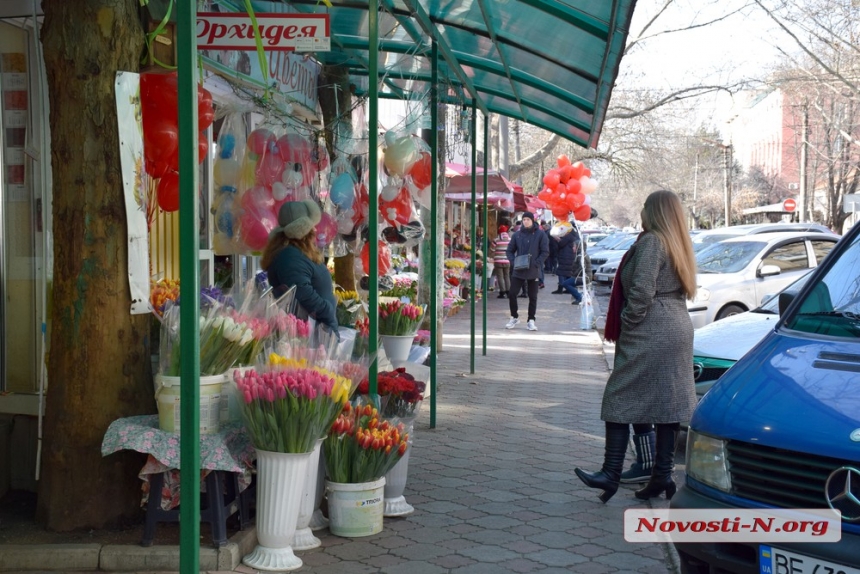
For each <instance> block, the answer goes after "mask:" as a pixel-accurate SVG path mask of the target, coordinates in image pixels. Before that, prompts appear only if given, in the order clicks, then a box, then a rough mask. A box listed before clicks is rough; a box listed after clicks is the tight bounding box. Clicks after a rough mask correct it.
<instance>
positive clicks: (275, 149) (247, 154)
mask: <svg viewBox="0 0 860 574" xmlns="http://www.w3.org/2000/svg"><path fill="white" fill-rule="evenodd" d="M241 135H242V134H241V129H238V130H234V131H232V133H225V134H223V135H222V137H221V139H220V140H219V149H218V159H216V160H215V166H214V178H215V183H216V184H217V186H218V189H219V191H220V192H221V194H222V195H220V196H218V197H217V198H216V200H215V214H216V231H217V233H218V234H220V235H216V237H215V244H216V252H218V253H238V252H248V251H250V252H257V251H261V250H263V248H265V246H266V243H267V242H268V238H269V233H270V232H271V231H272V230H273V229H274V228H275V227H277V226H278V211H279V210H280V208H281V206H282V205H283V204H284V203H286V202H287V201H297V200H302V199H308V198H312V197H314V196H315V194H314V192H313V188H314V186H315V182H316V176H317V173H318V172H319V171H320V170H323V169H325V168H327V167H328V154H327V153H325V148H324V147H322V146H317V145H315V144H314V143H313V142H311V141H310V140H309V139H307V138H305V137H303V136H301V135H299V134H296V133H287V134H285V135H282V136H280V137H278V136H277V135H276V134H275V133H274V132H272V131H271V130H269V129H267V128H257V129H255V130H254V131H252V132H251V133H250V134H248V137H247V138H244V137H241ZM239 144H241V148H242V150H244V151H243V153H239V151H240V150H239V147H240V145H239ZM333 226H334V221H333V219H332V218H331V216H329V215H327V214H324V215H323V219H322V220H321V221H320V225H319V226H318V229H317V231H318V239H319V238H320V237H322V238H325V239H326V241H330V239H329V238H333V236H334V231H333ZM231 244H232V245H231Z"/></svg>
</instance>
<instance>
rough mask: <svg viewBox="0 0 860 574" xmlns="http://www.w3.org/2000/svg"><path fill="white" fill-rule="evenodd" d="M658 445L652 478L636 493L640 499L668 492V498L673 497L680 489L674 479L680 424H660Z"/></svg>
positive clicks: (658, 426) (658, 427)
mask: <svg viewBox="0 0 860 574" xmlns="http://www.w3.org/2000/svg"><path fill="white" fill-rule="evenodd" d="M656 426H657V441H656V442H657V445H656V447H657V448H656V449H655V450H656V451H657V452H656V456H655V457H654V466H653V467H652V468H651V480H649V481H648V484H646V485H645V487H644V488H642V489H641V490H637V491H636V493H635V495H636V498H638V499H640V500H648V499H649V498H654V497H655V496H660V494H662V493H663V492H665V493H666V500H669V499H671V498H672V497H673V496H674V495H675V491H676V490H677V489H678V487H677V486H675V481H674V480H673V479H672V471H673V470H674V469H675V442H676V441H677V438H678V431H679V430H680V428H681V427H680V425H679V424H678V423H671V424H658V425H656Z"/></svg>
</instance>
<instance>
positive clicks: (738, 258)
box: [687, 232, 839, 329]
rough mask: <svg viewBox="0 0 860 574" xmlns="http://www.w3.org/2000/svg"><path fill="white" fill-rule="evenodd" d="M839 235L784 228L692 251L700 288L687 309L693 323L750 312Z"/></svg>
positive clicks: (810, 264) (794, 277)
mask: <svg viewBox="0 0 860 574" xmlns="http://www.w3.org/2000/svg"><path fill="white" fill-rule="evenodd" d="M838 240H839V237H838V236H837V235H834V234H829V233H815V232H783V233H767V234H761V235H751V236H741V237H733V238H730V239H726V240H723V241H720V242H718V243H714V244H712V245H709V246H708V247H705V248H704V249H702V250H701V251H699V252H698V253H697V254H696V265H697V267H698V275H697V277H696V281H697V285H698V291H697V292H696V297H695V298H694V299H693V300H692V301H687V310H688V311H689V312H690V319H692V321H693V327H694V328H696V329H698V328H700V327H704V326H705V325H708V324H709V323H712V322H714V321H718V320H720V319H724V318H726V317H729V316H731V315H737V314H738V313H743V312H744V311H748V310H749V309H752V308H753V307H756V306H757V305H758V302H759V301H761V300H762V298H763V297H764V296H765V295H768V294H771V293H776V292H778V291H782V290H783V289H784V288H786V287H787V286H788V285H789V284H791V283H793V282H794V281H795V280H797V279H798V278H799V277H800V276H801V275H803V274H804V273H806V272H807V271H809V269H812V268H813V267H815V266H817V265H818V264H819V263H820V262H821V260H822V259H824V257H825V256H826V255H827V254H828V253H829V252H830V250H831V249H833V247H834V246H835V245H836V242H837V241H838Z"/></svg>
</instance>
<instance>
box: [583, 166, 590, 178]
mask: <svg viewBox="0 0 860 574" xmlns="http://www.w3.org/2000/svg"><path fill="white" fill-rule="evenodd" d="M582 175H584V176H586V177H591V170H590V169H588V168H587V167H585V168H583V169H582Z"/></svg>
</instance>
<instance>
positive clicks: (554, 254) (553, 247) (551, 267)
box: [541, 223, 558, 273]
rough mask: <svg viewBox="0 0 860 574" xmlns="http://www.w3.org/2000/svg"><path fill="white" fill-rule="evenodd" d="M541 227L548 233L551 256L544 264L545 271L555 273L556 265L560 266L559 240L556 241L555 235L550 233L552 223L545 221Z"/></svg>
mask: <svg viewBox="0 0 860 574" xmlns="http://www.w3.org/2000/svg"><path fill="white" fill-rule="evenodd" d="M541 229H543V232H544V233H546V235H547V237H548V238H549V257H547V259H546V263H545V264H544V266H543V270H544V273H555V272H556V271H555V270H556V267H557V266H558V241H554V240H553V237H552V236H551V235H550V229H551V228H550V225H549V223H544V224H543V225H541Z"/></svg>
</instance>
